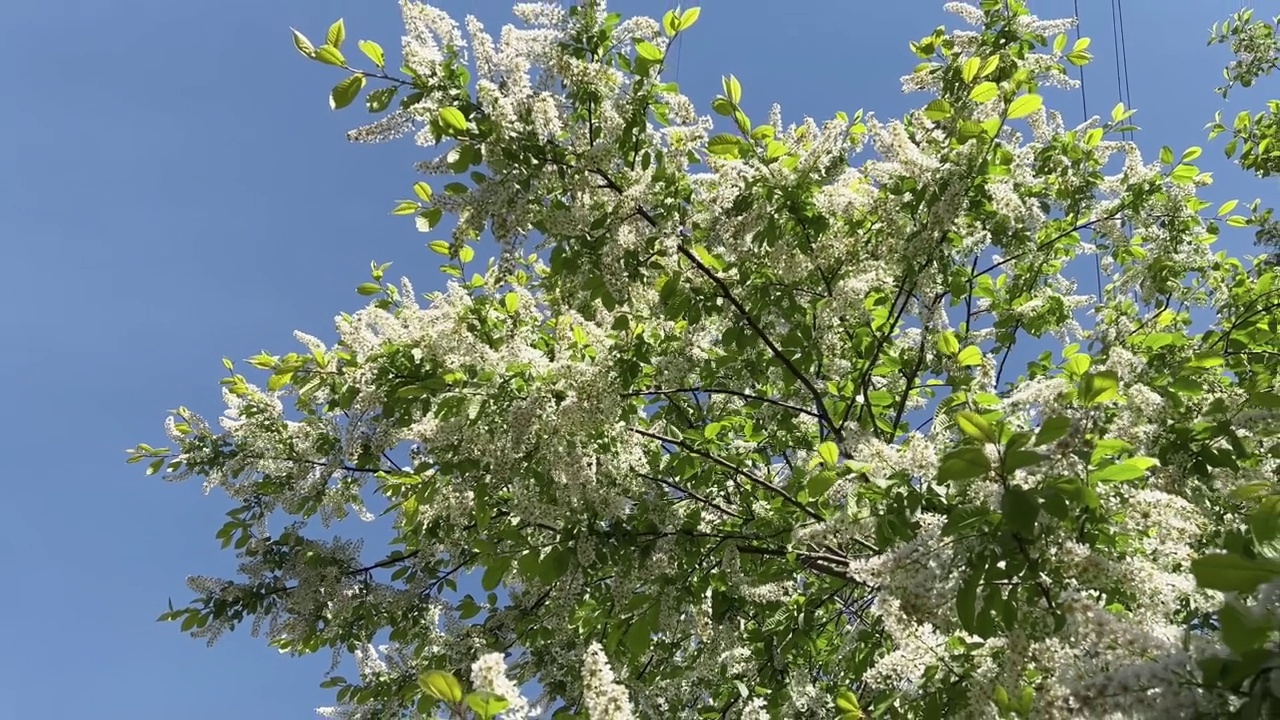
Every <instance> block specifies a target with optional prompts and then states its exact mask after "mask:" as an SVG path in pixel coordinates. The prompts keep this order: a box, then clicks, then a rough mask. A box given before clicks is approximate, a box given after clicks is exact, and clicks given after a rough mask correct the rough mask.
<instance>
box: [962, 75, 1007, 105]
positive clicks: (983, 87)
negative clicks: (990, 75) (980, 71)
mask: <svg viewBox="0 0 1280 720" xmlns="http://www.w3.org/2000/svg"><path fill="white" fill-rule="evenodd" d="M999 94H1000V88H999V86H997V85H996V84H995V83H993V82H991V81H989V80H988V81H985V82H980V83H978V84H977V85H974V86H973V89H972V90H970V91H969V99H970V100H972V101H974V102H976V103H979V104H981V103H988V102H991V101H992V100H995V99H996V96H997V95H999Z"/></svg>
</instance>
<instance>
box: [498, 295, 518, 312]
mask: <svg viewBox="0 0 1280 720" xmlns="http://www.w3.org/2000/svg"><path fill="white" fill-rule="evenodd" d="M502 306H503V307H504V308H506V310H507V312H508V313H510V314H512V315H514V314H515V312H516V310H519V309H520V296H519V295H518V294H516V293H515V292H514V291H512V292H508V293H507V294H506V295H503V296H502Z"/></svg>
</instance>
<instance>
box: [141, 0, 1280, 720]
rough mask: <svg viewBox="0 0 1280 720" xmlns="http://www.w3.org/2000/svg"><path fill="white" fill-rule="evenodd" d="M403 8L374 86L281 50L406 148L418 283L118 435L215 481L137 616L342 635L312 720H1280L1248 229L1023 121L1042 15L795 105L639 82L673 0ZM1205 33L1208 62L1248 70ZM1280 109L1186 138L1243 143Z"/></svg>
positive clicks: (671, 33) (1004, 24)
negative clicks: (342, 665)
mask: <svg viewBox="0 0 1280 720" xmlns="http://www.w3.org/2000/svg"><path fill="white" fill-rule="evenodd" d="M401 8H402V11H403V16H404V24H405V35H404V39H403V47H402V50H403V63H402V64H403V67H401V68H400V70H399V71H393V70H391V69H390V68H389V66H390V63H389V60H388V57H387V55H386V53H385V52H384V50H383V48H382V47H381V46H380V45H378V44H377V43H375V42H373V41H370V40H361V41H359V42H358V43H355V45H354V47H356V48H358V50H359V51H360V52H361V53H362V54H363V55H364V56H365V57H366V58H367V60H368V63H367V64H365V65H364V66H365V67H368V68H370V69H367V70H362V69H357V68H356V66H355V64H353V61H352V60H350V59H348V56H347V55H346V54H344V53H348V52H350V50H351V49H352V45H351V44H350V43H347V42H346V40H347V38H346V28H345V25H344V23H343V22H342V21H338V22H337V23H335V24H334V25H333V26H332V27H330V28H329V29H328V32H327V33H326V35H325V37H324V40H323V42H319V41H313V40H311V39H309V38H308V37H307V36H306V35H304V34H303V33H301V32H298V31H294V35H293V37H294V43H295V45H296V46H297V49H298V50H299V52H301V53H302V55H304V56H305V57H307V58H309V59H312V60H315V61H318V62H320V63H323V64H326V65H330V66H333V67H335V68H339V69H341V70H342V71H343V73H344V78H343V79H342V80H341V81H340V82H339V83H338V84H337V85H336V86H335V87H334V88H333V90H332V93H331V104H332V106H333V107H334V108H335V109H337V108H342V107H346V106H348V105H352V104H354V103H356V101H357V100H359V99H360V97H361V96H362V94H363V97H364V102H365V104H366V106H367V108H368V110H369V111H370V112H372V113H375V114H376V115H377V116H378V117H377V119H375V120H374V121H373V122H372V124H369V125H366V126H364V127H362V128H360V129H357V130H354V131H352V132H351V134H350V139H351V140H353V141H357V142H383V141H392V140H396V139H398V138H403V137H406V136H412V137H413V138H414V140H415V141H416V143H417V144H418V145H421V146H424V147H429V148H436V149H437V153H438V154H437V155H436V156H435V157H434V158H433V159H430V160H427V161H425V162H422V163H420V164H419V165H418V168H419V170H421V171H422V172H423V173H426V174H427V175H429V176H443V178H444V179H443V180H442V181H441V182H438V183H434V184H433V183H432V182H428V181H423V182H419V183H417V184H415V185H414V186H413V194H414V197H413V198H410V199H407V200H403V201H400V202H399V204H398V205H396V206H395V209H394V210H393V212H395V213H397V214H401V215H405V216H410V217H413V218H414V221H415V222H416V223H417V226H418V229H420V230H422V231H424V232H428V233H431V232H437V233H439V235H440V236H441V238H442V239H434V240H432V242H431V243H430V246H429V247H430V249H431V250H432V251H434V252H435V253H438V254H439V255H440V256H441V259H442V261H443V262H444V264H443V265H442V267H441V270H442V272H443V273H445V274H446V275H447V276H448V278H449V282H448V286H447V288H446V289H445V290H443V291H440V292H436V293H432V294H429V295H425V296H424V295H420V294H419V293H417V292H416V291H415V290H414V288H413V286H412V285H411V284H410V281H409V280H407V279H403V280H400V281H398V282H392V281H391V280H390V279H389V278H388V277H387V275H386V273H387V271H388V266H387V265H379V264H376V263H375V264H374V265H373V266H372V268H371V278H370V281H369V282H367V283H365V284H363V285H361V286H360V287H359V288H358V292H359V293H360V294H361V295H364V296H367V297H369V298H370V301H369V304H368V305H367V306H366V307H364V308H363V309H360V310H359V311H357V312H355V313H352V314H342V315H340V316H339V317H338V318H337V319H336V339H333V340H331V341H329V342H325V341H323V340H321V339H319V338H317V337H315V336H312V335H310V334H305V333H301V332H300V333H297V334H296V339H297V341H298V342H299V343H300V345H301V349H299V350H298V351H296V352H290V353H287V354H282V355H270V354H265V353H264V354H262V355H259V356H256V357H253V358H249V359H248V360H246V361H245V363H246V364H247V365H249V366H251V367H252V368H254V369H256V370H258V371H260V372H261V375H262V377H263V378H264V379H263V380H260V381H259V382H258V384H255V382H253V381H252V380H251V378H250V377H249V376H246V375H244V374H241V373H240V372H239V371H238V370H237V365H236V364H235V363H232V362H231V361H229V360H228V361H224V362H225V364H226V367H227V370H228V377H227V378H226V379H224V380H223V392H224V398H225V404H226V408H225V409H224V410H223V411H222V413H221V417H220V418H219V419H218V420H217V421H216V422H213V423H210V422H207V421H206V420H204V419H202V418H201V416H200V415H199V414H198V413H196V412H194V411H192V410H189V409H187V408H179V409H177V410H176V411H174V413H173V415H172V417H170V419H169V420H168V422H167V430H168V435H169V438H170V444H171V446H172V447H169V448H157V447H152V446H149V445H139V446H137V447H136V448H134V449H133V450H132V451H131V453H132V455H131V458H130V461H132V462H143V463H146V464H147V465H148V471H149V473H151V474H159V475H161V476H163V477H165V478H167V479H171V480H182V479H186V478H201V479H203V481H204V483H205V487H206V489H207V490H210V489H214V488H217V489H220V490H222V491H225V492H226V494H227V495H228V496H229V497H230V498H231V499H232V500H233V501H234V503H235V507H234V509H232V510H231V511H230V512H229V513H228V520H227V522H226V524H225V525H223V527H222V528H221V529H220V530H219V531H218V533H217V537H218V539H220V540H221V542H222V544H223V547H225V548H230V549H231V550H233V551H234V552H235V553H236V554H237V557H238V559H239V561H240V565H239V571H238V574H237V576H236V577H235V578H231V579H219V578H210V577H203V576H197V577H193V578H191V579H190V581H189V584H190V587H191V589H192V590H193V591H194V592H195V594H196V597H195V598H194V599H193V600H192V601H191V602H190V603H189V604H187V605H184V606H181V607H172V606H171V607H170V610H169V612H166V613H165V614H164V615H163V616H162V619H163V620H170V621H175V622H178V623H179V624H180V625H181V627H182V629H183V630H184V631H187V632H190V633H191V634H192V635H194V636H196V637H201V638H206V639H208V640H209V642H211V643H212V642H213V641H214V640H216V639H217V638H218V637H219V636H220V635H222V634H223V633H225V632H227V631H229V630H232V629H234V628H236V627H237V626H239V625H241V624H243V623H250V624H251V626H252V630H253V632H255V633H258V632H260V633H262V634H263V635H264V636H265V637H266V639H267V641H268V642H269V643H270V644H271V645H272V646H274V647H276V648H279V649H280V650H281V651H285V652H289V653H295V654H306V653H315V652H318V651H321V650H326V649H328V650H331V651H333V653H334V654H335V667H337V659H338V658H340V657H342V656H344V655H346V654H352V655H354V656H355V658H356V659H357V660H358V665H359V676H358V677H353V678H346V677H341V676H337V675H333V676H331V677H329V678H328V679H327V680H326V681H325V686H327V687H332V688H336V692H337V705H335V706H334V707H332V708H326V709H322V710H323V712H322V714H325V715H327V716H330V717H346V718H364V719H369V720H374V719H379V720H380V719H383V718H405V717H436V716H437V714H438V713H443V714H444V716H447V717H478V718H493V717H499V718H531V717H543V716H544V715H551V714H554V717H556V718H590V719H591V720H621V719H624V718H632V717H640V718H664V719H665V718H743V719H744V720H762V719H765V718H801V717H804V718H808V717H839V718H842V720H853V719H855V718H860V717H884V718H943V717H947V718H950V717H956V718H988V717H991V718H994V717H1039V718H1069V717H1070V718H1074V717H1090V718H1095V717H1096V718H1105V717H1117V718H1119V717H1125V718H1161V719H1164V718H1180V717H1187V718H1190V717H1212V718H1218V717H1225V716H1228V715H1231V714H1233V713H1236V714H1239V716H1241V717H1255V718H1256V717H1265V716H1268V715H1267V714H1268V713H1270V712H1275V711H1277V709H1280V650H1278V649H1277V645H1276V639H1277V631H1278V630H1280V490H1278V489H1277V483H1276V479H1277V470H1278V468H1280V376H1278V375H1277V369H1278V367H1280V363H1278V362H1277V358H1278V357H1280V339H1278V336H1277V332H1280V278H1278V277H1277V276H1278V275H1280V271H1278V270H1277V268H1276V266H1275V265H1273V264H1270V263H1268V262H1265V257H1264V258H1245V257H1235V256H1233V255H1232V254H1231V253H1228V252H1226V251H1223V250H1219V249H1218V247H1217V246H1215V242H1216V241H1217V239H1218V237H1219V234H1220V232H1221V231H1222V230H1223V229H1225V228H1231V227H1247V226H1250V225H1254V226H1258V227H1259V228H1261V227H1262V226H1263V225H1264V224H1265V223H1266V222H1269V218H1270V215H1269V210H1268V209H1266V208H1263V207H1262V206H1261V204H1260V203H1257V202H1255V203H1253V204H1252V205H1249V206H1246V207H1247V208H1248V212H1249V214H1248V215H1245V214H1240V213H1242V212H1244V210H1239V211H1237V207H1239V204H1238V203H1237V202H1236V201H1229V202H1227V203H1225V204H1222V205H1220V206H1217V207H1215V206H1214V205H1213V204H1211V203H1209V202H1208V201H1206V200H1203V199H1201V198H1200V197H1199V193H1200V192H1202V189H1203V188H1204V187H1206V186H1207V185H1209V183H1210V182H1211V178H1210V176H1209V174H1208V173H1205V172H1202V171H1201V170H1200V168H1198V167H1197V166H1196V164H1195V162H1196V160H1197V158H1198V157H1199V156H1200V155H1201V152H1202V150H1201V148H1200V147H1195V146H1192V147H1188V148H1187V149H1185V150H1180V151H1178V150H1174V149H1172V148H1167V147H1166V148H1162V149H1161V150H1160V152H1159V157H1158V158H1153V159H1148V158H1144V157H1143V155H1142V153H1141V152H1140V150H1139V148H1138V146H1137V145H1136V144H1135V143H1134V142H1132V141H1129V140H1126V139H1125V137H1124V135H1125V134H1127V133H1129V132H1132V131H1134V130H1136V128H1135V127H1134V126H1133V125H1132V124H1131V120H1132V116H1133V112H1134V111H1133V110H1132V109H1130V108H1126V107H1124V106H1123V105H1119V106H1117V107H1116V108H1115V109H1114V110H1113V111H1112V112H1111V113H1110V114H1109V116H1108V117H1104V118H1099V117H1095V118H1092V119H1090V120H1088V121H1086V122H1084V123H1083V124H1081V125H1079V126H1076V127H1068V126H1067V125H1066V124H1065V123H1064V120H1063V117H1062V115H1061V114H1060V113H1058V112H1056V111H1054V110H1052V109H1050V108H1048V107H1046V105H1045V99H1044V96H1043V95H1042V94H1041V90H1042V89H1043V88H1045V87H1071V86H1072V84H1073V83H1074V80H1072V78H1071V70H1072V68H1073V67H1074V66H1083V65H1085V64H1087V63H1088V62H1089V61H1090V59H1091V55H1090V52H1089V43H1088V40H1087V39H1080V40H1072V39H1069V38H1068V36H1067V34H1066V33H1067V32H1068V30H1070V28H1071V27H1072V26H1073V21H1072V20H1042V19H1039V18H1037V17H1035V16H1033V15H1031V14H1030V13H1029V11H1028V10H1027V8H1026V7H1025V6H1024V4H1023V3H1022V2H1020V1H1019V0H1008V2H1000V1H997V0H982V1H981V3H980V5H976V6H975V5H968V4H964V3H958V2H950V3H947V4H946V8H947V9H948V10H949V11H951V12H952V13H954V14H955V15H956V16H957V17H958V19H959V21H960V22H961V26H962V29H955V30H949V31H948V30H946V29H944V28H939V29H938V30H936V31H934V32H932V33H931V34H929V35H926V36H924V37H922V38H920V39H919V40H917V41H915V42H913V43H912V44H911V48H912V50H913V51H914V52H915V53H916V54H917V55H918V56H919V59H920V64H919V65H918V66H917V67H915V68H914V70H911V71H910V72H909V74H907V75H906V76H905V77H904V78H903V80H902V84H903V90H904V91H907V92H913V93H917V94H919V95H921V96H923V99H922V101H921V105H920V108H919V109H918V110H916V111H913V112H911V113H909V114H907V115H906V116H904V117H902V118H897V119H893V118H880V117H877V116H875V115H874V114H870V113H863V112H861V111H859V112H855V113H853V114H851V115H849V114H844V113H840V114H837V115H836V116H835V117H833V118H830V119H827V120H823V121H817V120H814V119H811V118H808V117H804V118H802V119H798V120H794V121H785V120H784V116H783V114H782V110H781V109H780V108H779V107H777V106H776V105H775V106H774V108H773V110H772V112H771V113H770V114H769V117H767V118H765V119H763V120H760V119H754V120H753V119H752V118H749V117H748V116H747V114H746V112H745V111H744V109H743V106H742V98H743V95H744V93H745V92H746V90H745V89H744V88H743V87H742V86H741V83H740V82H739V81H738V80H737V79H736V78H735V77H733V76H732V75H731V76H727V77H725V78H724V80H723V93H722V94H721V95H719V96H718V97H716V98H715V99H714V100H712V102H711V104H710V110H711V112H712V114H713V116H714V117H713V116H711V115H704V114H700V113H699V111H698V109H697V108H696V107H695V105H694V103H693V102H692V100H690V99H689V98H687V97H686V96H684V95H682V94H681V92H680V89H679V87H678V86H677V85H676V84H675V83H673V82H669V81H666V80H664V78H663V71H664V69H665V68H666V64H667V58H668V55H669V50H670V48H671V47H672V42H673V41H674V40H676V39H677V38H679V37H681V36H683V35H685V34H687V33H691V32H694V36H695V37H696V26H697V22H698V20H699V13H700V11H699V9H698V8H696V7H695V8H689V9H684V10H678V11H672V12H669V13H667V14H666V15H665V16H664V17H662V18H661V19H650V18H642V17H639V18H626V19H624V18H622V17H620V16H619V15H618V14H616V13H610V12H608V10H607V8H606V7H605V2H604V0H586V1H584V2H580V3H578V4H576V5H573V6H571V7H567V8H561V7H559V6H556V5H550V4H543V3H521V4H518V5H516V7H515V13H516V15H517V17H518V20H519V21H520V24H519V26H508V27H505V28H503V29H502V31H501V32H500V33H499V35H498V39H497V40H496V41H495V40H494V38H493V36H492V35H491V34H490V33H489V32H488V31H487V30H486V29H485V28H484V27H483V26H482V25H481V23H480V22H479V21H478V20H476V19H475V18H473V17H468V18H466V19H465V21H464V22H463V23H462V24H461V25H459V23H458V22H457V21H455V20H454V19H453V18H451V17H450V16H449V15H448V14H446V13H445V12H443V11H441V10H439V9H437V8H434V7H431V6H429V5H425V4H421V3H419V2H416V1H414V0H404V1H403V2H402V3H401ZM1225 28H1226V29H1225V30H1222V31H1219V30H1218V29H1217V28H1215V31H1214V32H1215V39H1219V40H1220V41H1224V42H1229V43H1231V45H1232V48H1233V50H1235V51H1236V57H1237V60H1236V62H1234V63H1233V64H1232V66H1231V68H1230V69H1229V70H1228V88H1229V86H1230V85H1232V84H1239V85H1245V86H1248V85H1251V84H1253V83H1254V81H1255V80H1256V79H1257V78H1258V77H1260V76H1261V75H1263V74H1265V73H1266V72H1269V71H1270V70H1271V69H1273V68H1274V67H1275V66H1276V58H1277V56H1278V54H1277V51H1276V48H1277V45H1276V36H1275V29H1274V28H1275V23H1265V22H1259V21H1255V20H1253V19H1252V17H1251V16H1246V15H1238V16H1236V17H1235V18H1233V19H1232V20H1231V21H1230V22H1228V23H1227V24H1226V25H1225ZM464 30H465V32H464ZM1268 52H1269V53H1270V54H1269V55H1268V54H1267V53H1268ZM352 55H354V53H353V54H352ZM1223 92H1224V93H1225V92H1226V90H1225V89H1224V91H1223ZM1275 111H1276V106H1275V102H1274V101H1273V103H1272V106H1271V114H1270V115H1266V114H1264V116H1248V117H1247V118H1246V119H1245V120H1243V121H1242V120H1240V119H1237V120H1236V121H1235V124H1234V126H1233V127H1231V128H1228V127H1227V126H1226V125H1224V124H1222V122H1221V120H1220V119H1219V120H1218V121H1215V123H1216V124H1213V125H1211V129H1210V131H1211V132H1212V133H1214V134H1219V133H1223V132H1227V133H1230V134H1231V135H1232V139H1231V141H1230V142H1231V146H1230V149H1229V150H1227V153H1228V155H1233V156H1237V157H1239V161H1240V163H1241V164H1242V165H1243V166H1244V167H1245V168H1246V169H1247V170H1250V171H1254V172H1258V173H1261V174H1265V173H1269V172H1273V171H1274V162H1273V161H1274V159H1275V158H1276V150H1275V149H1274V147H1276V145H1275V143H1273V142H1271V141H1269V140H1268V139H1267V138H1268V137H1270V138H1274V136H1275V127H1276V124H1275V120H1274V118H1275ZM1259 133H1261V135H1259ZM446 216H448V217H449V218H451V219H452V220H454V221H455V222H454V224H453V226H452V228H450V229H446V227H445V224H444V222H445V218H446ZM488 237H492V239H493V240H495V241H496V243H497V247H498V250H497V251H496V252H494V253H492V255H493V257H492V259H491V260H488V261H487V262H486V261H484V260H477V259H476V256H477V252H478V250H477V248H481V247H482V243H481V240H482V238H488ZM1080 258H1084V259H1085V262H1087V263H1093V262H1094V261H1095V260H1094V259H1095V258H1096V263H1097V272H1098V274H1099V275H1100V277H1101V279H1102V282H1103V283H1105V285H1102V286H1101V287H1099V288H1097V289H1099V290H1101V292H1100V293H1097V294H1090V293H1088V292H1086V291H1084V290H1081V289H1080V288H1078V287H1077V285H1078V283H1077V282H1076V279H1075V275H1076V274H1078V273H1079V268H1080V264H1079V259H1080ZM1093 270H1094V268H1093V267H1092V266H1089V271H1090V272H1089V274H1090V275H1092V274H1093ZM1045 348H1048V349H1045ZM353 515H354V516H358V517H360V518H363V519H365V520H368V521H370V522H378V523H385V524H388V525H389V526H390V527H391V528H392V531H393V535H394V539H393V541H392V543H391V547H390V548H389V549H387V550H385V551H383V552H379V553H374V554H372V555H370V554H369V552H368V549H367V548H365V547H364V546H363V543H362V542H361V541H360V540H359V539H351V538H344V537H334V536H333V534H332V532H331V531H330V530H327V529H326V528H328V526H329V523H330V522H332V521H335V520H341V519H344V518H347V517H348V516H353Z"/></svg>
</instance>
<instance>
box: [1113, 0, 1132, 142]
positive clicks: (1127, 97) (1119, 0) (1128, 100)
mask: <svg viewBox="0 0 1280 720" xmlns="http://www.w3.org/2000/svg"><path fill="white" fill-rule="evenodd" d="M1116 9H1117V11H1118V15H1119V17H1120V58H1121V59H1122V60H1123V62H1124V104H1125V107H1130V106H1132V105H1133V91H1131V90H1130V89H1129V48H1128V45H1127V43H1126V42H1125V31H1124V0H1116ZM1128 134H1129V140H1130V141H1132V140H1133V131H1132V130H1130V131H1128Z"/></svg>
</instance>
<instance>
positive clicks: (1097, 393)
mask: <svg viewBox="0 0 1280 720" xmlns="http://www.w3.org/2000/svg"><path fill="white" fill-rule="evenodd" d="M1080 394H1081V396H1082V398H1083V399H1084V402H1085V404H1088V405H1097V404H1100V403H1104V402H1107V401H1109V400H1112V399H1113V398H1115V397H1117V396H1118V395H1119V394H1120V376H1119V375H1117V374H1116V372H1115V371H1114V370H1103V371H1101V372H1096V373H1090V374H1088V375H1085V376H1084V377H1083V378H1082V379H1081V381H1080Z"/></svg>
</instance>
